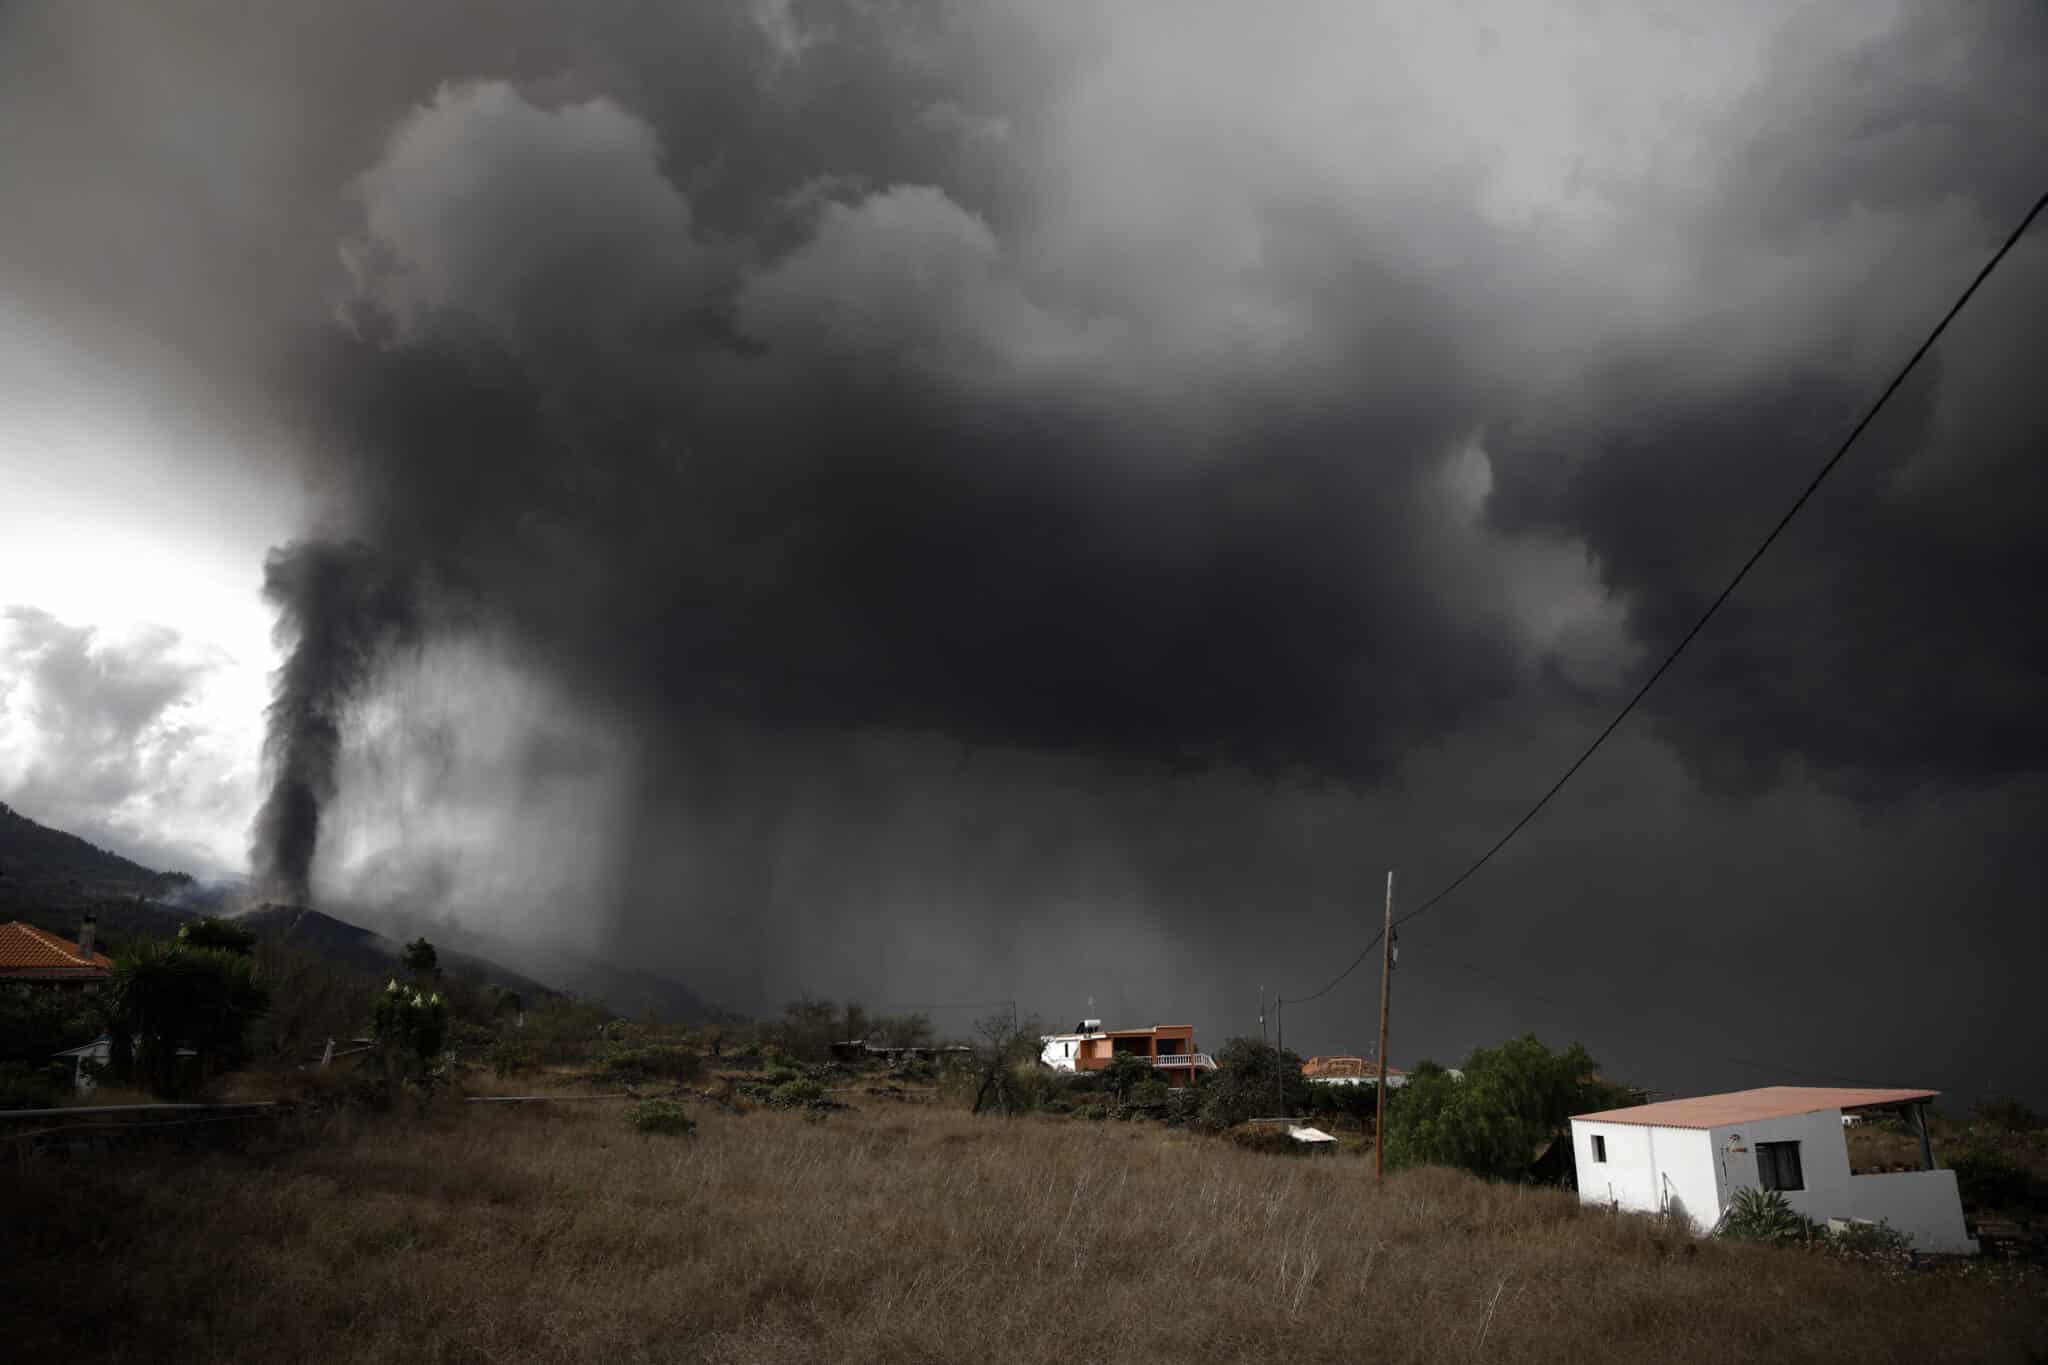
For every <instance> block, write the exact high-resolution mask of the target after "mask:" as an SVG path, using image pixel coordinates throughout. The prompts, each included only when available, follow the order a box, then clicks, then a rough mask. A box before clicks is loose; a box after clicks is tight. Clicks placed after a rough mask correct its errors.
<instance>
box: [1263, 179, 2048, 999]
mask: <svg viewBox="0 0 2048 1365" xmlns="http://www.w3.org/2000/svg"><path fill="white" fill-rule="evenodd" d="M2044 207H2048V194H2043V195H2042V196H2041V197H2040V198H2038V199H2036V200H2035V201H2034V206H2033V207H2032V208H2030V209H2028V210H2027V213H2026V216H2025V217H2023V218H2021V219H2020V223H2019V226H2018V227H2016V228H2014V229H2013V230H2012V233H2011V234H2010V235H2009V236H2007V237H2006V239H2005V242H2004V243H2003V244H2002V245H2001V246H2000V247H1999V248H1998V250H1997V251H1995V252H1993V253H1992V255H1991V259H1990V260H1988V261H1986V262H1985V263H1984V268H1983V269H1981V270H1979V271H1978V272H1977V276H1976V278H1975V279H1973V280H1971V281H1970V285H1969V288H1967V289H1965V290H1963V292H1962V294H1961V295H1960V296H1958V297H1957V299H1956V301H1955V302H1954V303H1953V304H1951V305H1949V310H1948V312H1946V313H1945V314H1943V315H1942V319H1941V321H1940V322H1938V323H1936V324H1935V326H1934V330H1933V331H1931V332H1929V333H1928V334H1927V339H1926V340H1924V341H1922V342H1921V343H1920V345H1919V348H1918V349H1916V350H1915V351H1914V352H1913V354H1912V356H1911V357H1910V358H1908V359H1907V361H1906V363H1905V365H1904V366H1902V367H1901V368H1900V370H1899V372H1898V373H1897V374H1896V375H1894V376H1892V382H1891V383H1889V384H1887V385H1886V386H1885V388H1884V392H1882V393H1880V394H1879V395H1878V396H1877V401H1876V402H1874V403H1872V404H1871V405H1870V408H1869V410H1868V411H1866V412H1865V413H1864V414H1863V417H1862V420H1860V421H1859V422H1857V423H1856V425H1855V426H1854V427H1853V428H1851V429H1850V431H1849V434H1848V436H1846V437H1845V438H1843V441H1842V443H1841V445H1839V446H1837V447H1836V448H1835V453H1834V454H1833V455H1830V456H1829V457H1828V460H1827V463H1825V464H1823V465H1822V466H1821V467H1820V470H1819V472H1817V473H1816V474H1815V475H1814V476H1813V478H1812V479H1811V480H1809V481H1808V483H1807V485H1806V487H1805V489H1803V490H1802V491H1801V492H1800V494H1799V496H1798V497H1797V498H1796V499H1794V500H1793V503H1792V506H1791V507H1790V508H1788V509H1787V510H1786V512H1785V515H1783V516H1782V517H1779V518H1778V523H1777V525H1775V526H1773V527H1772V528H1771V530H1770V533H1769V534H1768V535H1766V536H1765V537H1764V538H1763V541H1762V542H1761V543H1760V544H1759V545H1758V546H1757V547H1756V549H1754V550H1752V551H1751V552H1750V555H1749V558H1747V559H1745V560H1744V561H1743V562H1742V567H1741V568H1739V569H1737V570H1736V571H1735V576H1734V577H1733V578H1731V579H1729V580H1728V585H1727V586H1726V587H1724V588H1722V589H1721V591H1720V593H1719V594H1718V595H1717V596H1716V597H1715V598H1714V600H1713V601H1712V602H1711V603H1709V604H1708V605H1707V609H1706V610H1705V611H1703V612H1701V613H1700V618H1699V619H1698V620H1697V621H1695V622H1693V624H1692V629H1690V630H1688V631H1687V632H1686V633H1685V635H1684V637H1683V638H1682V639H1680V640H1679V642H1678V643H1677V644H1676V645H1674V646H1673V647H1672V649H1671V652H1670V653H1669V654H1666V655H1665V656H1664V661H1663V662H1662V663H1660V664H1658V665H1657V669H1656V671H1655V672H1653V673H1652V674H1650V676H1649V678H1648V679H1647V680H1646V681H1645V682H1644V683H1643V685H1642V686H1641V687H1639V688H1637V689H1636V691H1635V695H1634V696H1632V697H1630V698H1629V699H1628V702H1627V704H1626V705H1624V706H1623V707H1622V708H1621V710H1619V711H1617V712H1616V713H1615V715H1614V719H1612V720H1610V721H1608V722H1607V725H1606V727H1605V728H1603V729H1602V730H1601V731H1600V733H1599V734H1598V735H1596V736H1595V737H1594V739H1593V742H1592V743H1591V744H1588V745H1587V746H1586V748H1585V751H1584V752H1582V753H1581V754H1580V755H1579V756H1578V757H1577V758H1576V759H1574V760H1572V765H1571V766H1570V767H1569V768H1566V769H1565V770H1564V775H1563V776H1562V777H1559V778H1558V779H1557V781H1555V782H1553V783H1551V784H1550V789H1549V790H1548V791H1546V792H1544V793H1543V795H1542V796H1541V797H1539V798H1537V801H1536V804H1535V805H1533V806H1531V807H1529V809H1528V810H1526V811H1524V812H1523V813H1522V818H1521V819H1519V820H1517V821H1515V823H1514V824H1513V825H1511V826H1509V828H1508V832H1507V833H1505V834H1503V835H1501V836H1500V838H1498V839H1496V840H1495V841H1494V842H1493V845H1492V846H1491V847H1490V848H1488V849H1487V850H1486V851H1485V852H1484V853H1482V854H1480V855H1479V857H1478V858H1477V859H1475V860H1474V861H1473V862H1472V864H1471V866H1469V867H1467V868H1466V869H1465V870H1464V871H1463V872H1460V873H1459V874H1458V875H1457V876H1456V877H1453V878H1452V879H1451V881H1450V883H1449V884H1448V885H1446V886H1445V887H1444V888H1443V889H1442V890H1440V891H1438V892H1437V893H1436V894H1435V895H1433V896H1431V897H1430V898H1429V899H1428V900H1426V901H1424V902H1423V903H1422V904H1420V905H1418V906H1416V907H1415V908H1414V909H1413V910H1410V911H1409V912H1408V913H1407V914H1405V915H1402V916H1401V917H1400V918H1398V919H1396V920H1395V921H1394V927H1395V928H1397V929H1398V928H1399V927H1400V926H1402V925H1404V924H1406V923H1408V921H1410V920H1412V919H1415V918H1417V917H1418V916H1420V915H1423V914H1426V913H1427V912H1428V911H1430V910H1431V909H1433V908H1435V907H1436V906H1437V905H1438V904H1440V903H1441V902H1443V901H1444V900H1446V899H1447V898H1448V897H1449V896H1450V895H1451V893H1453V892H1454V891H1456V890H1457V889H1458V888H1459V887H1461V886H1463V885H1464V884H1465V883H1466V882H1467V881H1469V880H1470V879H1471V877H1472V875H1473V874H1474V873H1475V872H1477V871H1479V869H1480V868H1482V867H1484V866H1486V864H1487V863H1489V862H1491V861H1492V860H1493V856H1494V855H1495V854H1496V853H1499V852H1500V851H1501V850H1502V849H1503V848H1506V847H1507V846H1508V843H1509V841H1510V840H1512V839H1513V838H1514V837H1515V836H1516V835H1517V834H1520V833H1521V832H1522V830H1523V829H1524V828H1525V827H1526V826H1527V825H1528V824H1529V822H1530V821H1531V820H1534V819H1535V818H1536V816H1537V814H1538V813H1539V812H1541V811H1542V809H1543V808H1544V807H1545V806H1547V805H1549V804H1550V801H1551V798H1552V797H1554V796H1556V795H1557V794H1558V793H1559V792H1560V791H1562V790H1564V785H1565V783H1567V782H1569V781H1571V780H1572V778H1573V777H1574V776H1575V775H1576V774H1577V773H1578V771H1579V769H1581V768H1583V767H1585V766H1586V761H1587V760H1588V759H1590V758H1592V757H1593V755H1594V754H1595V753H1596V752H1597V751H1598V750H1599V748H1600V746H1601V745H1602V744H1605V743H1606V742H1607V739H1608V736H1610V735H1612V734H1613V733H1614V732H1615V731H1616V730H1617V729H1619V728H1620V726H1621V723H1622V722H1623V721H1624V720H1627V719H1628V716H1629V713H1630V712H1632V711H1634V710H1635V709H1636V705H1637V703H1639V702H1641V701H1642V699H1643V698H1644V697H1645V696H1647V695H1649V691H1650V689H1651V688H1653V687H1655V686H1656V685H1657V683H1658V680H1659V679H1661V678H1662V677H1663V676H1664V675H1665V673H1667V672H1669V671H1670V668H1671V665H1672V664H1674V663H1676V662H1677V661H1678V656H1679V655H1681V654H1683V653H1684V652H1685V649H1686V646H1688V645H1690V644H1691V643H1692V642H1693V640H1694V639H1695V638H1696V637H1698V635H1699V633H1700V632H1701V631H1702V630H1704V629H1706V625H1707V622H1709V621H1711V620H1713V619H1714V616H1715V614H1716V613H1717V612H1719V611H1720V610H1721V606H1722V604H1723V603H1725V602H1726V601H1727V600H1728V599H1729V598H1730V597H1731V596H1733V595H1734V593H1735V589H1736V588H1737V587H1739V586H1740V585H1741V583H1742V580H1743V579H1744V578H1747V577H1748V576H1749V571H1750V570H1751V569H1753V568H1755V567H1756V565H1757V561H1759V560H1761V559H1762V558H1763V557H1764V552H1765V551H1767V550H1769V549H1770V548H1771V546H1772V545H1773V544H1775V543H1776V542H1777V539H1778V537H1779V536H1780V535H1782V534H1784V531H1785V528H1786V527H1787V526H1789V525H1791V524H1792V518H1794V517H1796V516H1798V515H1799V510H1800V509H1801V508H1802V507H1804V506H1806V504H1807V503H1808V502H1809V501H1810V500H1811V499H1812V497H1813V495H1814V493H1815V492H1816V491H1817V490H1818V489H1819V488H1820V486H1821V483H1822V482H1823V481H1824V480H1825V479H1826V478H1827V476H1828V475H1829V474H1831V473H1833V472H1834V469H1835V466H1836V465H1838V464H1840V463H1841V462H1842V457H1843V456H1845V455H1847V454H1848V453H1849V448H1850V447H1851V446H1853V445H1855V444H1856V440H1857V438H1858V437H1860V436H1862V435H1863V432H1864V429H1865V428H1867V427H1868V426H1869V425H1870V424H1871V422H1872V421H1874V420H1875V419H1876V417H1877V414H1878V413H1879V412H1881V411H1883V409H1884V405H1885V404H1886V403H1888V402H1890V401H1891V397H1892V395H1893V394H1895V393H1897V392H1898V391H1899V388H1900V386H1901V385H1903V384H1904V383H1905V382H1906V379H1907V377H1908V376H1909V375H1911V374H1912V373H1913V371H1914V369H1915V368H1917V367H1918V366H1919V364H1920V361H1921V360H1922V358H1924V357H1925V356H1926V354H1927V353H1928V352H1929V351H1930V350H1932V349H1934V343H1935V342H1936V341H1938V340H1940V339H1941V334H1942V333H1943V332H1946V331H1947V330H1948V325H1949V324H1950V323H1951V322H1953V321H1955V319H1956V315H1957V314H1959V313H1961V312H1962V311H1963V306H1964V305H1965V304H1967V303H1969V301H1970V299H1971V297H1972V296H1973V295H1975V294H1976V292H1977V289H1978V287H1979V286H1980V285H1982V284H1983V283H1984V281H1985V280H1987V279H1989V278H1990V276H1991V272H1992V271H1994V270H1996V269H1997V268H1998V264H1999V262H2001V261H2003V260H2004V259H2005V258H2006V255H2007V254H2008V253H2009V252H2011V250H2012V249H2013V247H2015V246H2016V245H2018V244H2019V240H2020V238H2022V237H2024V236H2025V235H2026V233H2027V229H2028V228H2030V227H2032V226H2033V224H2034V220H2035V219H2036V218H2038V217H2039V216H2040V215H2041V210H2042V209H2043V208H2044ZM1384 932H1385V931H1384V930H1382V931H1381V933H1378V934H1374V935H1373V938H1372V942H1370V943H1368V944H1366V945H1365V947H1364V948H1363V949H1361V950H1360V951H1359V954H1358V956H1357V957H1354V958H1353V959H1351V965H1349V966H1348V967H1346V968H1345V969H1344V970H1343V971H1341V972H1339V973H1337V975H1336V977H1335V978H1334V979H1333V980H1331V982H1330V983H1329V984H1328V985H1326V986H1324V987H1323V988H1322V989H1321V990H1319V991H1316V992H1315V993H1314V994H1312V995H1304V996H1299V997H1290V998H1287V999H1286V1001H1285V1003H1288V1004H1300V1005H1305V1004H1307V1003H1308V1002H1309V1001H1311V1000H1317V999H1320V998H1321V997H1323V996H1325V995H1328V994H1329V993H1330V992H1331V991H1333V990H1335V989H1337V987H1338V986H1339V985H1341V984H1342V983H1343V981H1344V979H1345V978H1346V977H1348V976H1350V975H1351V973H1353V972H1355V971H1357V970H1358V967H1359V964H1361V963H1363V962H1364V961H1365V959H1366V957H1367V955H1369V954H1370V953H1371V952H1372V950H1373V949H1374V948H1376V947H1378V946H1379V942H1380V939H1381V938H1382V937H1383V936H1384ZM1277 1001H1278V997H1276V1003H1277Z"/></svg>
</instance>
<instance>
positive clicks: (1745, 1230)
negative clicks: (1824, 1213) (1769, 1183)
mask: <svg viewBox="0 0 2048 1365" xmlns="http://www.w3.org/2000/svg"><path fill="white" fill-rule="evenodd" d="M1813 1233H1814V1226H1813V1224H1812V1222H1810V1221H1809V1220H1808V1219H1807V1217H1806V1215H1804V1214H1802V1213H1800V1212H1799V1211H1798V1210H1797V1209H1795V1208H1793V1207H1792V1206H1791V1205H1790V1204H1788V1203H1786V1202H1785V1196H1784V1195H1782V1194H1780V1193H1779V1192H1778V1191H1776V1190H1756V1189H1741V1190H1737V1191H1736V1192H1735V1197H1734V1198H1733V1199H1731V1200H1729V1201H1728V1213H1727V1215H1726V1216H1725V1217H1724V1218H1722V1220H1721V1228H1720V1235H1721V1236H1723V1237H1733V1238H1736V1239H1738V1240H1740V1241H1745V1242H1803V1241H1805V1240H1807V1239H1808V1238H1809V1237H1811V1236H1813Z"/></svg>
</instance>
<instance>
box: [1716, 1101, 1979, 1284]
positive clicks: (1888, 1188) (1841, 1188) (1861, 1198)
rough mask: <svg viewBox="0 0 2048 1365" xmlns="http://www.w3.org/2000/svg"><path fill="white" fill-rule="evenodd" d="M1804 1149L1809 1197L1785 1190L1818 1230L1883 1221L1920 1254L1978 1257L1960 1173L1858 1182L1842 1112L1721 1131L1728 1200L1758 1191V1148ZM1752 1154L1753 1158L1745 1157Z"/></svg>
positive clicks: (1801, 1152) (1860, 1179)
mask: <svg viewBox="0 0 2048 1365" xmlns="http://www.w3.org/2000/svg"><path fill="white" fill-rule="evenodd" d="M1759 1142H1797V1143H1798V1144H1799V1164H1800V1167H1801V1173H1802V1174H1803V1176H1804V1177H1805V1181H1806V1188H1805V1189H1803V1190H1785V1191H1783V1194H1784V1196H1785V1202H1786V1203H1787V1204H1790V1205H1791V1206H1792V1207H1793V1208H1795V1209H1797V1210H1799V1211H1800V1212H1801V1213H1803V1214H1805V1215H1806V1216H1807V1217H1808V1218H1811V1219H1813V1220H1814V1221H1815V1222H1817V1223H1825V1222H1827V1220H1828V1219H1830V1218H1869V1219H1873V1220H1876V1219H1882V1220H1883V1221H1885V1222H1887V1223H1889V1224H1890V1225H1891V1226H1892V1228H1893V1229H1894V1230H1895V1231H1898V1232H1901V1233H1904V1234H1905V1235H1906V1237H1907V1238H1909V1239H1910V1240H1911V1241H1912V1243H1913V1247H1914V1249H1915V1250H1917V1251H1932V1252H1950V1253H1970V1252H1974V1251H1976V1249H1977V1244H1976V1243H1975V1242H1974V1241H1972V1240H1971V1239H1970V1238H1969V1236H1968V1235H1967V1233H1966V1232H1965V1230H1964V1226H1963V1203H1962V1199H1961V1197H1960V1195H1959V1194H1958V1193H1957V1191H1956V1179H1955V1173H1954V1172H1953V1171H1900V1172H1897V1173H1895V1174H1892V1175H1851V1174H1850V1173H1849V1144H1848V1141H1847V1139H1846V1137H1845V1136H1844V1134H1843V1131H1842V1112H1841V1111H1840V1110H1839V1109H1827V1110H1823V1111H1821V1112H1820V1113H1818V1114H1798V1115H1794V1116H1791V1117H1787V1118H1775V1119H1764V1120H1762V1121H1760V1122H1757V1123H1749V1124H1732V1125H1730V1126H1728V1127H1726V1128H1716V1129H1715V1130H1714V1146H1715V1149H1716V1151H1717V1152H1718V1153H1720V1155H1721V1158H1722V1161H1723V1162H1724V1163H1725V1173H1724V1176H1723V1183H1722V1200H1723V1205H1724V1207H1725V1205H1726V1201H1727V1200H1728V1199H1730V1198H1733V1197H1734V1193H1735V1191H1736V1190H1738V1189H1742V1188H1744V1187H1745V1186H1747V1187H1751V1188H1754V1187H1755V1186H1756V1184H1757V1165H1756V1144H1757V1143H1759ZM1743 1149H1747V1150H1743Z"/></svg>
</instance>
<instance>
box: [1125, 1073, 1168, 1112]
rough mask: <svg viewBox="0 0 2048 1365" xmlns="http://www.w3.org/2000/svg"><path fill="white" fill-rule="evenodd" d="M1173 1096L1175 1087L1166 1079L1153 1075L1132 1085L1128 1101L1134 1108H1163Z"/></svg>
mask: <svg viewBox="0 0 2048 1365" xmlns="http://www.w3.org/2000/svg"><path fill="white" fill-rule="evenodd" d="M1172 1098H1173V1087H1172V1086H1170V1085H1168V1084H1167V1083H1166V1082H1165V1081H1162V1080H1159V1079H1158V1078H1157V1077H1153V1078H1150V1079H1147V1080H1142V1081H1140V1082H1138V1083H1137V1084H1136V1085H1134V1086H1132V1087H1131V1093H1130V1095H1129V1096H1128V1097H1127V1102H1128V1103H1129V1104H1130V1105H1131V1107H1132V1108H1134V1109H1147V1110H1152V1109H1160V1110H1163V1109H1165V1108H1166V1106H1167V1103H1168V1102H1169V1101H1170V1100H1171V1099H1172Z"/></svg>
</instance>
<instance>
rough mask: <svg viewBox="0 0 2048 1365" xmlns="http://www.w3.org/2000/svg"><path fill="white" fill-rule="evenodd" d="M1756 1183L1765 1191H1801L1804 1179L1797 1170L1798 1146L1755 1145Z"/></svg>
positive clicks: (1763, 1143) (1771, 1143)
mask: <svg viewBox="0 0 2048 1365" xmlns="http://www.w3.org/2000/svg"><path fill="white" fill-rule="evenodd" d="M1756 1182H1757V1184H1758V1185H1760V1186H1762V1187H1763V1188H1764V1189H1767V1190H1803V1189H1805V1188H1806V1177H1805V1175H1804V1174H1803V1173H1802V1172H1801V1171H1800V1169H1799V1144H1798V1143H1796V1142H1759V1143H1758V1144H1757V1145H1756Z"/></svg>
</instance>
